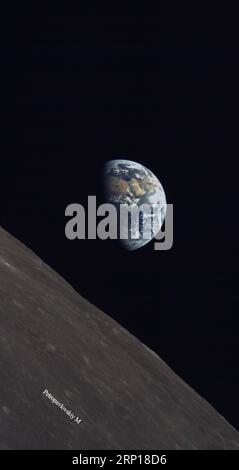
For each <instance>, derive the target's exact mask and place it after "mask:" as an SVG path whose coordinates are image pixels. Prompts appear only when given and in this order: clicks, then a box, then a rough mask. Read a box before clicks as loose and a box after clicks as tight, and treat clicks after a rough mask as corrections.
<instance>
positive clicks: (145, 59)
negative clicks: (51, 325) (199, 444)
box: [1, 2, 239, 429]
mask: <svg viewBox="0 0 239 470" xmlns="http://www.w3.org/2000/svg"><path fill="white" fill-rule="evenodd" d="M6 5H7V6H6V7H5V11H4V14H6V18H7V22H6V25H7V26H6V28H5V33H4V40H3V43H2V44H3V47H2V48H1V49H2V50H1V57H2V91H3V100H2V111H3V117H4V121H3V122H4V124H3V125H2V128H1V131H2V132H1V133H2V138H1V146H2V151H1V189H2V196H1V224H2V225H3V227H4V228H5V229H7V230H8V231H9V232H10V233H12V234H13V235H15V236H16V237H17V238H19V239H20V240H22V241H23V242H24V243H25V244H26V245H27V246H28V247H30V248H31V249H33V250H34V251H35V252H36V253H37V254H38V255H39V256H40V257H41V258H42V259H43V260H44V261H46V262H47V263H48V264H49V265H50V266H51V267H52V268H54V269H55V270H56V271H57V272H59V273H60V274H61V275H62V276H63V277H64V278H65V279H67V280H68V281H69V282H70V283H71V284H72V285H73V286H74V287H75V288H76V289H77V291H78V292H79V293H80V294H82V295H83V296H85V297H86V298H87V299H89V300H90V301H91V302H92V303H94V304H95V305H97V306H98V307H100V308H101V309H103V310H104V311H105V312H106V313H107V314H109V315H110V316H112V317H113V318H115V319H116V320H117V321H119V323H121V324H122V325H124V326H125V327H126V328H127V329H128V330H129V331H130V332H132V333H133V334H134V335H135V336H137V337H138V338H139V339H140V340H142V341H143V342H144V343H145V344H147V345H148V346H149V347H150V348H152V349H153V350H155V351H156V352H157V353H158V354H159V355H160V356H161V357H162V358H163V359H164V360H165V361H166V362H167V363H168V364H169V365H170V366H171V367H172V368H173V369H174V371H176V372H177V373H178V374H179V375H180V376H181V377H183V379H184V380H185V381H186V382H187V383H189V384H190V385H192V386H193V388H194V389H196V390H197V391H198V392H199V393H200V394H201V395H202V396H203V397H205V398H206V399H207V400H208V401H209V402H210V403H211V404H212V405H213V406H215V407H216V409H217V410H218V411H219V412H220V413H221V414H223V415H224V416H225V417H226V418H227V419H228V420H229V421H230V422H231V423H232V424H233V425H234V426H236V427H237V428H238V429H239V408H238V396H239V373H238V348H237V343H238V327H239V321H238V283H237V279H238V259H237V244H238V194H237V189H238V172H237V166H236V162H237V158H238V96H237V89H238V83H239V73H238V72H239V69H238V52H239V51H238V48H237V42H236V37H235V34H234V32H235V28H234V25H233V24H231V21H232V18H233V16H234V15H233V12H230V14H227V15H225V12H224V11H220V12H218V10H217V11H214V12H211V14H210V15H209V12H208V11H207V12H206V14H204V13H203V12H201V13H202V14H201V15H199V12H198V11H196V10H195V11H194V10H193V7H191V10H190V11H188V10H187V11H186V10H185V11H181V10H180V7H179V6H178V9H177V10H175V9H172V10H170V8H169V7H168V11H166V9H162V8H161V10H160V11H159V12H157V13H155V12H152V11H146V10H140V9H139V7H137V11H129V10H128V11H127V12H124V13H123V12H120V11H117V12H114V13H113V12H109V11H108V12H104V13H103V12H102V11H101V10H100V8H99V9H97V10H93V9H90V8H89V10H88V11H87V12H86V11H79V10H78V11H76V10H74V11H71V9H70V7H67V6H66V5H67V4H65V7H64V9H61V8H60V7H59V6H58V7H57V8H55V9H54V8H50V7H49V6H48V8H47V9H46V10H43V9H42V10H41V8H40V6H38V7H35V9H34V10H33V9H29V8H26V10H23V9H22V8H23V7H22V4H21V6H19V5H18V7H17V6H15V4H14V2H10V3H8V4H6ZM145 8H146V7H145ZM227 13H228V12H227ZM199 17H200V18H201V19H202V20H203V22H202V21H201V20H200V19H199ZM205 18H207V20H205ZM3 20H4V21H3V22H5V19H4V16H3ZM208 31H209V32H210V33H208ZM119 156H124V157H126V158H128V159H131V160H135V161H137V162H140V163H142V164H144V165H145V166H147V167H148V168H150V169H151V170H152V171H153V172H154V173H155V174H156V175H157V176H158V177H159V179H160V181H161V182H162V184H163V186H164V189H165V192H166V196H167V200H168V202H171V203H173V204H174V246H173V248H172V250H170V251H168V252H155V251H154V250H153V243H150V244H148V245H147V246H146V247H145V248H143V249H142V250H139V251H137V252H133V253H128V252H125V251H123V250H122V249H120V248H119V247H117V246H115V245H114V244H113V243H111V242H108V241H105V242H102V241H92V240H89V241H80V240H76V241H74V242H71V241H68V240H66V238H65V235H64V228H65V223H66V219H65V216H64V212H65V207H66V205H68V204H69V203H72V202H79V203H82V204H86V202H87V196H88V195H90V194H98V196H99V202H100V172H101V166H102V163H104V162H105V161H106V160H109V159H112V158H113V157H119Z"/></svg>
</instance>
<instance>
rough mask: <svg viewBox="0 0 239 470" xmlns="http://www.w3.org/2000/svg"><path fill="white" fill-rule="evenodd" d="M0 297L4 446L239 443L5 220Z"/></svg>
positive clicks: (0, 435) (0, 443)
mask: <svg viewBox="0 0 239 470" xmlns="http://www.w3.org/2000/svg"><path fill="white" fill-rule="evenodd" d="M0 297H1V304H0V375H1V377H0V381H1V387H0V449H84V450H85V449H104V450H106V449H122V450H127V449H138V450H139V449H142V450H143V449H157V450H161V449H163V450H168V449H239V434H238V432H237V431H236V430H235V429H234V428H233V427H232V426H231V425H230V424H228V423H227V422H226V421H225V419H224V418H223V417H222V416H220V415H219V414H218V413H217V412H216V411H215V409H214V408H213V407H212V406H211V405H209V404H208V403H207V402H206V401H205V400H204V399H202V398H201V397H200V396H199V395H198V394H197V393H195V391H194V390H192V388H190V387H189V386H188V385H187V384H185V383H184V382H183V381H182V380H181V379H180V378H179V377H178V376H177V375H176V374H175V373H174V372H173V371H172V370H171V369H170V368H169V367H168V366H167V365H166V364H165V363H164V362H163V361H162V360H161V359H160V358H159V357H158V356H157V355H156V354H155V353H153V352H152V351H151V350H149V349H148V348H147V347H146V346H145V345H144V344H142V343H141V342H140V341H139V340H137V339H136V338H135V337H134V336H132V335H131V334H130V333H129V332H128V331H126V330H125V329H124V328H122V327H121V326H120V325H119V324H118V323H116V322H115V321H114V320H112V319H111V318H110V317H108V316H107V315H106V314H104V313H103V312H102V311H100V310H99V309H97V308H96V307H95V306H94V305H92V304H90V303H89V302H88V301H87V300H85V299H84V298H82V297H81V296H80V295H79V294H78V293H77V292H76V291H75V290H74V289H73V288H72V287H71V286H70V285H69V284H67V283H66V282H65V281H64V279H62V278H61V277H60V276H59V275H58V274H56V273H55V272H54V271H53V270H52V269H51V268H49V267H48V266H47V265H46V264H44V263H43V261H41V259H39V258H38V257H37V256H36V255H35V254H34V253H33V252H32V251H30V250H29V249H28V248H26V247H25V246H24V245H23V244H22V243H20V242H19V241H18V240H16V239H15V238H13V237H12V236H11V235H9V234H8V233H7V232H5V231H4V230H3V229H1V228H0ZM46 389H47V390H48V392H49V393H50V394H51V395H52V397H54V398H55V399H56V400H57V401H58V402H59V403H60V404H63V405H64V406H65V410H70V411H71V412H72V413H74V415H75V416H76V417H78V418H79V419H81V420H82V421H81V422H80V423H79V424H77V422H75V420H74V419H70V417H69V416H68V415H67V413H66V412H65V411H63V409H61V408H60V407H59V406H58V405H56V404H53V403H52V402H51V401H50V399H49V398H48V397H47V396H46V395H44V394H43V392H44V390H46Z"/></svg>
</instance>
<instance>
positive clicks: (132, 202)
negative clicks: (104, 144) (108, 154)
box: [103, 159, 166, 250]
mask: <svg viewBox="0 0 239 470" xmlns="http://www.w3.org/2000/svg"><path fill="white" fill-rule="evenodd" d="M103 174H104V176H103V185H104V190H105V198H106V201H107V202H108V203H111V204H113V205H114V206H115V207H116V208H117V211H118V214H120V206H121V205H123V204H124V205H125V207H127V209H128V213H129V217H128V223H127V224H125V227H121V230H122V232H121V233H123V232H124V236H123V237H122V236H121V239H120V242H121V243H122V245H123V246H124V247H125V248H126V249H127V250H136V249H138V248H141V247H142V246H144V245H145V244H146V243H148V242H149V241H150V240H152V238H154V237H155V236H156V235H157V234H158V232H159V231H160V229H161V227H162V224H163V221H164V218H165V214H166V197H165V193H164V189H163V187H162V184H161V183H160V181H159V180H158V178H156V176H155V175H154V174H153V173H152V171H150V170H149V169H148V168H146V167H145V166H143V165H141V164H140V163H137V162H133V161H130V160H124V159H119V160H110V161H108V162H106V164H105V167H104V173H103ZM137 210H138V217H137V216H136V215H135V217H134V216H133V215H131V214H133V213H135V214H137ZM121 223H122V219H121ZM119 238H120V237H119Z"/></svg>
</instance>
